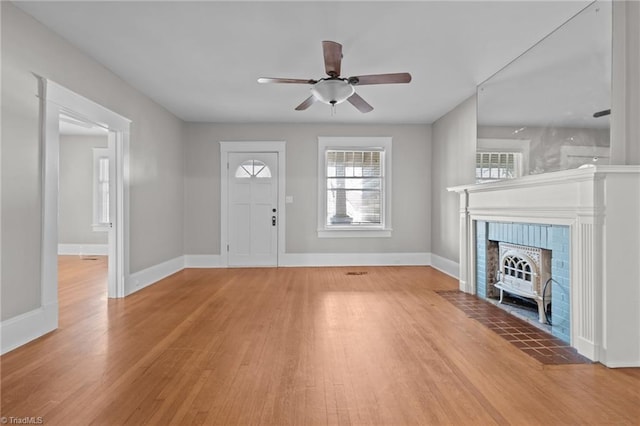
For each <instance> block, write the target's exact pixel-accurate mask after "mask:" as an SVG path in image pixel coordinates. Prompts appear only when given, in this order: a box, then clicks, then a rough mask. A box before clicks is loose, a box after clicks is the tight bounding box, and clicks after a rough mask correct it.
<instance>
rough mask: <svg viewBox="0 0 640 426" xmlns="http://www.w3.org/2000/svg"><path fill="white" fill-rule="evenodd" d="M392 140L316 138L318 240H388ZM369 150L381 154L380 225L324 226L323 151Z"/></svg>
mask: <svg viewBox="0 0 640 426" xmlns="http://www.w3.org/2000/svg"><path fill="white" fill-rule="evenodd" d="M392 148H393V138H392V137H390V136H366V137H362V136H357V137H350V136H319V137H318V170H317V174H318V175H317V181H318V203H317V207H318V217H317V223H318V226H317V232H318V238H389V237H391V233H392V231H393V229H392V226H391V224H392V221H391V204H392V203H391V188H392V185H391V183H392V180H391V179H392V171H391V165H392V164H393V158H392V154H393V150H392ZM333 149H335V150H356V151H358V150H372V151H379V152H381V153H382V212H381V213H382V224H381V225H379V226H374V225H368V226H360V225H348V224H347V225H327V223H326V215H327V206H326V204H327V176H326V175H327V151H328V150H333Z"/></svg>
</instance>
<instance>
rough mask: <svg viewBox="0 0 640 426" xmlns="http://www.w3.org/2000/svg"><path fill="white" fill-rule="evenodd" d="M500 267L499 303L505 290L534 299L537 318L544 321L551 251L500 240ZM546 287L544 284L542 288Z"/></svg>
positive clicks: (548, 298)
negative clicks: (536, 306)
mask: <svg viewBox="0 0 640 426" xmlns="http://www.w3.org/2000/svg"><path fill="white" fill-rule="evenodd" d="M499 250H500V270H499V271H498V282H496V283H495V284H494V286H495V287H496V288H498V289H500V303H502V301H503V297H504V292H505V291H506V292H507V293H511V294H515V295H518V296H520V297H525V298H528V299H533V300H534V301H535V302H536V303H537V305H538V321H540V322H541V323H543V324H544V323H546V322H547V318H546V312H547V307H548V306H549V304H550V303H551V285H546V284H547V283H548V281H549V280H550V279H551V252H550V251H549V250H545V249H541V248H537V247H529V246H521V245H517V244H510V243H503V242H500V243H499ZM545 287H546V288H545Z"/></svg>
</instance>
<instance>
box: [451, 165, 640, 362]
mask: <svg viewBox="0 0 640 426" xmlns="http://www.w3.org/2000/svg"><path fill="white" fill-rule="evenodd" d="M448 190H449V191H451V192H456V193H458V195H459V197H460V290H462V291H464V292H467V293H472V294H475V291H476V287H475V223H476V221H478V220H483V221H489V222H519V223H537V224H550V225H566V226H569V227H570V241H571V244H570V245H571V247H570V252H571V253H570V257H571V259H570V263H571V266H570V269H571V277H570V281H571V296H570V297H571V300H570V303H571V345H572V346H574V347H575V348H576V349H577V350H578V351H579V352H580V353H581V354H582V355H584V356H586V357H588V358H589V359H591V360H593V361H599V362H602V363H604V364H605V365H607V366H610V367H629V366H636V367H638V366H640V306H638V305H639V303H640V302H639V301H640V278H639V277H640V262H638V259H640V166H588V167H583V168H579V169H572V170H563V171H558V172H550V173H544V174H539V175H529V176H524V177H521V178H518V179H511V180H503V181H498V182H491V183H481V184H471V185H461V186H456V187H451V188H448Z"/></svg>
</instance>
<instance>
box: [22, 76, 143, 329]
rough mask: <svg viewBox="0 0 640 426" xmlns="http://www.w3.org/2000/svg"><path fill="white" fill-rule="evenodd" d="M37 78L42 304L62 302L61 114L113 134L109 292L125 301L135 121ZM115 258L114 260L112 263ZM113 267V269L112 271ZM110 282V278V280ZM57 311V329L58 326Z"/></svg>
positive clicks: (42, 78)
mask: <svg viewBox="0 0 640 426" xmlns="http://www.w3.org/2000/svg"><path fill="white" fill-rule="evenodd" d="M34 76H35V77H36V78H37V80H38V96H39V98H40V116H41V119H40V121H41V129H40V139H41V149H42V258H41V292H42V293H41V298H42V306H47V305H49V304H54V305H56V306H57V304H58V177H59V150H60V132H59V115H60V112H61V111H63V112H67V113H71V114H73V115H74V116H79V117H82V118H83V119H86V120H87V121H88V122H92V123H95V124H97V125H99V126H101V127H104V128H106V129H108V130H109V137H110V138H114V142H115V143H114V147H113V149H114V150H115V167H116V176H115V192H116V193H115V194H114V195H115V197H114V198H115V200H114V201H115V211H116V217H115V218H114V220H113V227H114V239H115V241H114V242H113V244H112V243H111V242H110V244H109V245H110V249H109V250H110V253H109V258H110V263H111V262H113V263H114V267H113V270H110V271H109V274H110V275H111V274H114V275H115V276H113V281H114V282H112V283H110V285H112V286H113V288H110V289H109V290H110V291H109V293H110V295H113V296H115V297H124V296H125V293H124V285H125V279H126V277H127V276H128V274H129V227H128V223H129V160H128V159H129V132H130V130H129V128H130V124H131V120H129V119H127V118H125V117H123V116H121V115H119V114H117V113H115V112H113V111H111V110H109V109H107V108H105V107H103V106H102V105H99V104H97V103H95V102H93V101H91V100H89V99H87V98H85V97H83V96H81V95H79V94H77V93H75V92H73V91H71V90H69V89H67V88H66V87H63V86H61V85H59V84H57V83H56V82H54V81H52V80H49V79H46V78H44V77H41V76H39V75H35V74H34ZM111 258H113V259H111ZM110 269H111V268H110ZM109 281H111V280H109ZM57 322H58V319H57V309H56V318H55V327H54V328H57Z"/></svg>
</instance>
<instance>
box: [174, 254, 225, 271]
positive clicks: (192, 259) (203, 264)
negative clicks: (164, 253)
mask: <svg viewBox="0 0 640 426" xmlns="http://www.w3.org/2000/svg"><path fill="white" fill-rule="evenodd" d="M184 267H185V268H226V265H222V260H221V257H220V255H219V254H187V255H185V256H184Z"/></svg>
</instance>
